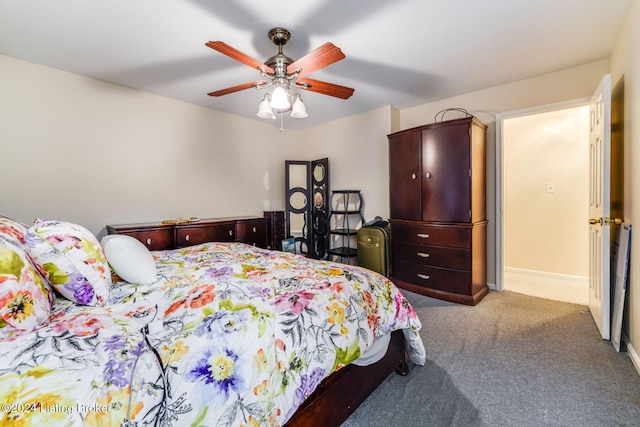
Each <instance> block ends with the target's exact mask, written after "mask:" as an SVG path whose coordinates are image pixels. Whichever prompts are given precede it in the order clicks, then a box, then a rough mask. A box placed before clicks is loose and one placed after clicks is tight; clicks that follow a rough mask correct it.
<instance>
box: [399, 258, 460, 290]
mask: <svg viewBox="0 0 640 427" xmlns="http://www.w3.org/2000/svg"><path fill="white" fill-rule="evenodd" d="M391 269H392V274H393V277H397V278H398V279H400V280H404V281H405V282H409V283H413V284H415V285H418V286H424V287H425V288H430V289H439V290H441V291H446V292H452V293H456V294H469V292H471V273H470V272H469V271H461V270H450V269H447V268H439V267H430V266H425V265H420V264H414V263H411V262H405V261H399V260H397V259H393V260H392V261H391Z"/></svg>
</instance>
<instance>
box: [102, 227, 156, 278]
mask: <svg viewBox="0 0 640 427" xmlns="http://www.w3.org/2000/svg"><path fill="white" fill-rule="evenodd" d="M100 244H101V245H102V250H103V251H104V255H105V257H106V258H107V262H108V263H109V265H110V266H111V268H112V269H113V271H115V272H116V274H117V275H118V276H120V278H121V279H123V280H125V281H127V282H129V283H136V284H140V285H148V284H150V283H153V282H155V281H156V276H157V275H156V262H155V260H154V259H153V256H152V255H151V252H149V249H147V247H146V246H145V245H144V244H142V243H141V242H140V241H139V240H137V239H135V238H133V237H131V236H126V235H124V234H109V235H107V236H104V237H103V238H102V240H101V241H100Z"/></svg>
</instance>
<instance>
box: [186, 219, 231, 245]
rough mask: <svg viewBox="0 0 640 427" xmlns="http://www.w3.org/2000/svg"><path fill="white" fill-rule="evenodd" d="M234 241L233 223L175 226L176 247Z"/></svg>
mask: <svg viewBox="0 0 640 427" xmlns="http://www.w3.org/2000/svg"><path fill="white" fill-rule="evenodd" d="M234 240H235V222H234V221H225V222H215V223H210V224H206V223H193V224H184V225H183V224H179V225H177V226H176V247H183V246H192V245H199V244H200V243H206V242H231V241H234Z"/></svg>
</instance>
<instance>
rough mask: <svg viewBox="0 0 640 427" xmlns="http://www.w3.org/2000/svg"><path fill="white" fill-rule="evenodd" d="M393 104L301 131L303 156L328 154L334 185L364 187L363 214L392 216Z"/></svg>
mask: <svg viewBox="0 0 640 427" xmlns="http://www.w3.org/2000/svg"><path fill="white" fill-rule="evenodd" d="M392 113H393V109H392V108H391V107H383V108H378V109H376V110H372V111H369V112H366V113H362V114H358V115H354V116H350V117H346V118H344V119H340V120H336V121H333V122H331V123H327V124H324V125H321V126H316V127H312V128H309V129H304V130H301V131H299V132H298V135H297V140H298V142H297V145H298V149H299V150H300V151H299V153H300V154H299V155H300V156H301V157H303V158H302V159H296V160H312V159H319V158H324V157H329V171H330V179H331V183H330V184H331V189H334V190H352V189H354V190H361V192H362V195H363V198H364V216H365V220H366V221H369V220H371V219H373V218H374V217H375V216H381V217H382V218H385V219H386V218H389V160H388V159H389V157H388V151H389V147H388V142H387V135H388V134H389V133H391V129H392V127H391V126H392V120H391V117H392Z"/></svg>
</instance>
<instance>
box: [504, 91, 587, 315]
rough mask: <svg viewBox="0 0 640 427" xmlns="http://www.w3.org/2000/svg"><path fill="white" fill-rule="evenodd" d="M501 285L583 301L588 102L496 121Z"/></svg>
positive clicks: (584, 299) (584, 101)
mask: <svg viewBox="0 0 640 427" xmlns="http://www.w3.org/2000/svg"><path fill="white" fill-rule="evenodd" d="M500 133H501V142H502V150H501V151H502V152H501V154H502V165H501V166H502V180H501V182H502V187H501V188H502V260H503V262H502V271H501V273H502V289H503V290H508V291H514V292H519V293H523V294H527V295H532V296H536V297H541V298H547V299H552V300H558V301H565V302H571V303H576V304H582V305H588V297H589V280H588V275H589V249H588V248H589V242H588V236H589V227H588V219H589V218H588V215H589V210H588V207H589V105H588V100H580V101H575V102H571V103H568V104H563V105H554V106H547V107H541V108H539V109H532V110H527V111H523V112H516V113H512V114H509V115H508V116H507V117H504V118H503V120H502V122H501V129H500Z"/></svg>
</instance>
